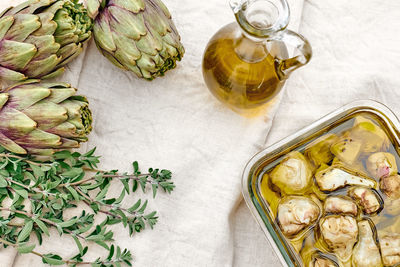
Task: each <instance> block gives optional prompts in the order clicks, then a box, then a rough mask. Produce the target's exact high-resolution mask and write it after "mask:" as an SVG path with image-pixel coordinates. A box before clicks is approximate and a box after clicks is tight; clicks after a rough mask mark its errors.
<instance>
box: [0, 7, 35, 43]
mask: <svg viewBox="0 0 400 267" xmlns="http://www.w3.org/2000/svg"><path fill="white" fill-rule="evenodd" d="M40 25H41V23H40V21H39V17H38V16H36V15H33V14H16V15H14V23H13V25H12V26H11V28H10V29H9V30H8V31H7V33H6V35H5V36H4V38H5V39H6V40H11V41H16V42H23V41H25V39H26V38H28V36H29V35H30V34H32V33H33V32H34V31H36V30H37V29H39V28H40Z"/></svg>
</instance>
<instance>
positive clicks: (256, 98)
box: [203, 23, 284, 112]
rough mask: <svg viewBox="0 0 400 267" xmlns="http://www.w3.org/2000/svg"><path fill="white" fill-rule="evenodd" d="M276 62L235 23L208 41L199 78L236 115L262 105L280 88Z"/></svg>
mask: <svg viewBox="0 0 400 267" xmlns="http://www.w3.org/2000/svg"><path fill="white" fill-rule="evenodd" d="M278 66H279V60H278V59H276V58H275V57H274V56H273V55H272V54H271V53H270V52H269V51H268V49H267V46H266V43H265V42H263V41H261V40H254V39H250V38H248V37H246V36H244V34H243V33H242V31H241V30H240V29H239V27H238V26H237V24H236V23H232V24H229V25H227V26H225V27H224V28H222V29H221V30H220V31H219V32H217V33H216V35H214V37H213V38H212V39H211V40H210V42H209V44H208V46H207V48H206V51H205V54H204V58H203V75H204V79H205V82H206V84H207V86H208V88H209V89H210V91H211V92H212V93H213V94H214V96H216V97H217V98H218V99H219V100H220V101H222V102H223V103H225V104H227V105H228V106H229V107H231V108H232V109H234V110H236V111H239V112H246V110H250V109H255V108H257V107H260V106H263V104H265V103H266V102H268V101H269V100H270V99H271V98H273V97H274V96H275V95H276V94H277V93H278V92H279V91H280V90H281V88H282V86H283V84H284V82H283V80H282V79H281V77H280V75H279V73H278V71H277V68H278Z"/></svg>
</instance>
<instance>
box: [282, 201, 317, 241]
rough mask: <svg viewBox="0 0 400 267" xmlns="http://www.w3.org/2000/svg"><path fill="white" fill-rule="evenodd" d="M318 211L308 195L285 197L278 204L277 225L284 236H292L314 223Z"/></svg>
mask: <svg viewBox="0 0 400 267" xmlns="http://www.w3.org/2000/svg"><path fill="white" fill-rule="evenodd" d="M320 213H321V210H320V208H319V206H318V205H317V204H316V203H315V202H314V201H312V200H311V199H310V198H308V197H303V196H288V197H285V198H283V199H282V201H281V202H280V203H279V205H278V214H277V218H278V222H279V227H280V228H281V230H282V233H283V234H284V235H285V236H287V237H289V238H292V237H294V236H295V235H296V234H298V233H300V231H302V230H303V229H305V228H306V227H308V226H311V225H312V224H313V223H315V222H316V220H317V219H318V217H319V215H320Z"/></svg>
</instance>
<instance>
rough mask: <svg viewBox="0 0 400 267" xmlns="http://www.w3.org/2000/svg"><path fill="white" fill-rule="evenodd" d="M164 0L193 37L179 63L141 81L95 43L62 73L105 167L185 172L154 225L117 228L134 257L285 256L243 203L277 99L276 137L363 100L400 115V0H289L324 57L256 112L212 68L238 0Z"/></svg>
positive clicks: (234, 262)
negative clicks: (224, 97) (228, 98)
mask: <svg viewBox="0 0 400 267" xmlns="http://www.w3.org/2000/svg"><path fill="white" fill-rule="evenodd" d="M16 2H22V1H11V0H7V1H5V0H3V1H1V3H0V7H1V8H5V7H7V6H8V5H9V4H11V3H13V4H16ZM164 2H165V4H166V5H167V6H168V8H169V9H170V11H171V13H172V15H173V18H174V21H175V23H176V26H177V28H178V30H179V32H180V33H181V36H182V39H183V44H184V46H185V48H186V54H185V56H184V58H183V61H182V62H180V63H178V67H177V69H175V70H172V71H170V72H167V74H166V76H165V77H163V78H157V79H156V80H154V81H152V82H147V81H144V80H139V79H137V78H136V77H135V76H134V75H133V74H131V73H128V72H123V71H121V70H119V69H118V68H116V67H114V66H113V65H112V64H111V63H110V62H108V61H107V60H106V59H105V58H104V57H102V56H101V55H100V54H99V52H98V51H97V49H96V47H95V45H94V44H93V42H92V43H90V45H89V47H88V49H87V51H86V52H85V54H83V55H81V56H80V57H79V59H77V60H76V61H75V62H74V63H73V64H70V65H69V66H68V71H67V73H66V75H64V77H61V78H58V79H57V80H59V81H66V82H70V83H72V84H73V85H74V86H77V87H78V88H79V92H80V93H81V94H84V95H87V96H88V98H89V101H90V104H91V109H92V110H93V113H94V119H95V121H94V131H93V133H92V134H91V135H90V141H89V143H88V144H85V145H84V146H83V147H82V150H85V149H88V148H91V147H93V146H96V147H97V153H98V154H99V155H102V166H101V167H102V168H103V169H110V168H112V169H114V168H119V169H121V170H123V171H129V170H130V166H131V164H130V162H131V161H134V160H138V161H139V162H140V164H141V166H142V168H143V169H145V168H147V167H159V168H168V169H170V170H172V171H173V173H174V181H175V183H176V185H177V187H176V190H175V191H174V192H173V193H172V194H171V195H166V194H162V193H161V194H159V195H158V196H157V198H156V199H155V200H152V199H151V196H150V195H148V196H147V198H148V199H149V200H150V202H149V210H152V209H154V210H158V212H159V213H158V215H159V223H158V224H157V225H156V226H155V229H154V230H153V231H151V230H146V231H144V232H142V233H140V234H137V235H136V236H134V237H129V235H128V231H127V230H126V229H123V228H122V227H121V226H116V227H112V229H113V230H114V232H115V236H114V238H115V240H116V243H117V244H118V245H120V246H121V247H126V248H129V249H130V250H131V251H132V253H133V256H134V265H135V266H279V262H278V260H277V258H276V256H275V255H274V253H273V251H272V248H271V247H270V245H269V244H268V242H267V241H266V239H265V238H264V234H263V233H262V231H261V230H260V228H259V227H258V225H257V224H256V223H255V221H254V219H253V218H252V216H251V214H250V212H249V211H248V209H247V207H246V206H245V204H244V203H243V200H242V197H241V173H242V171H243V168H244V166H245V164H246V162H247V161H248V160H249V159H250V157H251V156H252V155H253V154H254V153H255V152H257V151H258V150H260V149H262V148H263V147H264V146H265V140H266V136H267V134H268V132H269V129H270V128H271V125H272V120H273V118H274V115H275V112H276V110H277V109H278V106H279V109H278V111H277V115H276V117H275V119H274V120H273V127H272V129H271V132H270V134H269V135H268V139H267V144H272V143H273V142H275V141H277V140H279V139H281V138H283V137H285V136H287V135H288V134H290V133H293V132H294V131H296V130H298V129H300V128H301V127H303V126H306V125H307V124H309V123H310V122H312V121H314V120H316V119H318V118H319V117H321V116H322V115H324V114H326V113H327V112H329V111H331V110H333V109H335V108H338V107H339V106H341V105H343V104H346V103H348V102H350V101H352V100H356V99H364V98H373V99H377V100H380V101H382V102H384V103H385V104H387V105H389V107H391V108H393V109H394V111H395V112H397V113H398V114H400V113H399V112H400V107H399V106H398V105H396V100H398V99H400V98H399V94H400V92H396V84H398V82H399V81H400V76H398V75H396V73H397V72H398V71H399V70H400V61H399V59H400V48H399V46H398V43H399V41H400V36H399V35H398V34H396V32H397V30H398V29H399V26H400V25H399V24H400V19H399V18H400V16H399V15H400V14H399V13H400V6H399V5H400V3H398V2H397V1H395V0H390V1H386V2H385V4H382V2H381V1H376V0H374V1H351V2H348V1H344V0H338V1H335V2H332V3H331V2H329V1H317V0H311V1H306V2H305V3H304V9H303V1H295V0H293V1H290V7H291V11H292V19H291V21H292V24H291V26H290V28H291V29H293V30H297V28H298V26H300V32H301V33H302V34H303V35H304V36H306V37H307V38H308V39H309V40H310V42H311V44H312V46H313V51H314V57H313V59H312V61H311V62H310V64H309V65H308V66H307V67H305V68H303V69H301V70H299V71H297V72H295V73H294V74H293V75H292V77H291V78H290V80H289V82H288V83H287V84H286V90H285V91H284V92H283V94H282V95H281V96H279V97H277V98H276V99H275V101H274V102H272V103H271V105H270V107H269V108H268V112H266V114H265V115H264V116H260V117H258V118H255V119H247V118H244V117H241V116H239V115H237V114H236V113H234V112H232V111H230V110H229V109H227V108H225V107H224V106H223V105H222V104H221V103H219V102H218V101H217V100H215V99H214V97H213V96H211V94H210V93H209V92H208V90H207V88H206V86H205V84H204V82H203V78H202V74H201V58H202V54H203V51H204V48H205V46H206V44H207V42H208V40H209V39H210V38H211V36H212V35H213V34H214V33H215V32H216V31H217V30H218V29H219V28H221V27H222V26H223V25H225V24H227V23H229V22H232V21H233V19H234V17H233V15H232V13H231V11H230V9H229V7H228V3H227V1H221V0H207V1H194V0H184V1H178V0H165V1H164ZM302 11H303V12H302ZM300 18H301V19H300ZM281 99H282V100H281ZM280 102H281V104H280V105H279V103H280ZM113 193H114V194H115V195H118V193H119V191H118V190H117V189H115V191H112V192H111V194H113ZM137 197H138V196H137V195H130V196H128V197H127V198H126V200H127V201H129V202H130V203H133V202H135V201H136V200H137ZM51 234H52V238H45V239H44V245H43V246H42V247H40V248H38V249H37V250H38V251H40V252H45V253H48V252H60V254H61V255H63V256H67V257H68V256H72V255H75V254H76V253H77V248H76V246H75V245H74V241H73V240H72V239H71V238H68V237H64V238H58V237H57V232H56V231H52V232H51ZM90 250H91V253H90V254H89V255H88V257H89V259H90V258H92V259H93V258H95V257H96V256H100V255H106V251H105V250H104V249H102V248H100V247H99V246H97V245H91V247H90ZM0 253H1V254H0V259H1V260H0V266H12V264H13V266H29V265H30V266H42V265H43V264H42V263H41V260H40V258H38V257H37V256H34V255H29V254H28V255H21V256H17V257H16V254H15V253H14V251H13V250H10V249H2V250H0Z"/></svg>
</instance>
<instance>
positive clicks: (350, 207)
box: [324, 196, 358, 216]
mask: <svg viewBox="0 0 400 267" xmlns="http://www.w3.org/2000/svg"><path fill="white" fill-rule="evenodd" d="M324 210H325V213H334V214H349V215H353V216H357V213H358V212H357V205H356V203H354V201H353V200H351V199H349V198H347V197H344V196H329V197H328V198H327V199H326V200H325V204H324Z"/></svg>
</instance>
